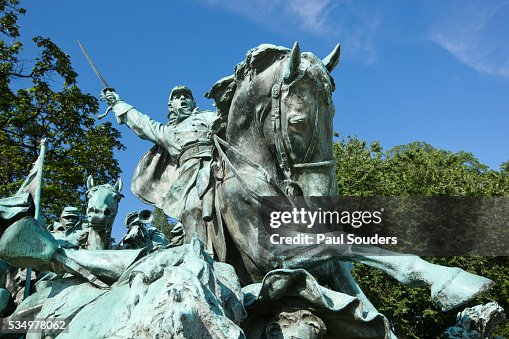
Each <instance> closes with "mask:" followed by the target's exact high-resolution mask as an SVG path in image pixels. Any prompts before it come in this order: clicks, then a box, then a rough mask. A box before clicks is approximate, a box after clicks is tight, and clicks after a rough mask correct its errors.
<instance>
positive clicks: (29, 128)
mask: <svg viewBox="0 0 509 339" xmlns="http://www.w3.org/2000/svg"><path fill="white" fill-rule="evenodd" d="M24 13H25V10H24V9H23V8H21V7H20V4H19V0H0V36H1V39H0V61H1V66H0V143H1V145H2V147H1V148H0V196H9V195H12V194H13V193H14V192H16V190H17V189H18V188H19V186H20V184H21V183H22V181H23V179H24V177H25V176H26V174H27V173H28V171H29V170H30V168H31V166H32V163H33V162H34V161H35V160H36V158H37V156H38V153H39V149H38V143H39V140H40V139H42V138H46V139H47V141H48V146H47V153H46V160H45V167H44V183H43V189H42V207H43V212H44V214H45V215H46V217H50V218H55V217H56V216H57V215H59V214H60V211H61V210H62V208H63V207H64V206H66V205H75V206H80V205H81V204H82V203H83V201H84V200H85V198H86V185H85V183H86V178H87V177H88V175H93V176H94V177H95V178H97V179H98V180H97V181H98V182H111V181H113V180H114V179H116V177H117V176H118V174H119V173H120V168H119V164H118V161H117V160H116V159H115V158H114V154H113V151H114V150H122V149H124V146H123V145H122V143H121V142H120V141H119V138H120V132H119V131H118V130H116V129H115V128H113V127H112V125H111V123H108V122H107V123H102V124H96V121H95V118H94V114H96V113H97V110H98V106H99V105H98V102H97V99H96V98H94V97H93V96H91V95H89V94H86V93H83V92H82V91H81V90H80V89H79V88H78V86H77V83H76V80H77V77H78V74H77V73H76V72H75V71H74V70H73V68H72V66H71V59H70V57H69V55H67V54H65V53H64V52H63V51H62V50H61V49H60V48H58V46H56V45H55V44H54V43H53V42H52V41H51V40H50V39H48V38H45V37H41V36H37V37H34V38H33V39H32V40H33V42H34V43H35V44H36V45H37V47H38V48H39V55H38V56H36V57H34V58H30V57H27V56H24V55H23V58H22V57H21V56H22V50H23V42H21V41H20V32H19V26H18V24H17V20H18V17H19V16H20V15H23V14H24ZM23 60H30V61H23Z"/></svg>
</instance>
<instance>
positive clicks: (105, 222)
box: [87, 176, 123, 231]
mask: <svg viewBox="0 0 509 339" xmlns="http://www.w3.org/2000/svg"><path fill="white" fill-rule="evenodd" d="M87 188H88V191H87V198H88V206H87V218H88V222H89V224H90V227H91V228H92V229H94V230H96V231H109V230H111V226H112V225H113V221H114V220H115V216H116V215H117V211H118V203H119V201H120V199H121V198H122V197H123V195H122V194H121V193H120V190H121V189H122V179H120V178H119V179H118V180H117V182H116V183H115V185H114V186H111V185H110V184H103V185H95V184H94V178H93V177H92V176H89V177H88V180H87Z"/></svg>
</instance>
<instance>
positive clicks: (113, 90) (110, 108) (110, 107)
mask: <svg viewBox="0 0 509 339" xmlns="http://www.w3.org/2000/svg"><path fill="white" fill-rule="evenodd" d="M102 92H103V94H104V95H106V93H107V92H115V89H114V88H112V87H105V88H104V89H103V90H102ZM112 110H113V106H108V108H107V109H106V112H104V113H103V114H99V115H98V116H97V119H102V118H104V117H105V116H107V115H108V113H109V112H110V111H112Z"/></svg>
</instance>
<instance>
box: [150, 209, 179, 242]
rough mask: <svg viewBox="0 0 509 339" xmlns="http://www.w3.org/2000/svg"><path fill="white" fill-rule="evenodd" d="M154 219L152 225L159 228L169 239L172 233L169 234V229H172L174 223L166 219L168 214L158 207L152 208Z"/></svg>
mask: <svg viewBox="0 0 509 339" xmlns="http://www.w3.org/2000/svg"><path fill="white" fill-rule="evenodd" d="M153 213H154V221H153V222H152V225H153V226H154V227H156V228H157V229H159V230H160V231H161V232H163V233H164V235H165V236H166V237H167V238H168V239H171V238H172V237H173V235H172V234H171V230H172V229H173V226H174V224H172V223H170V222H169V221H168V216H166V214H164V211H163V210H162V209H160V208H154V212H153Z"/></svg>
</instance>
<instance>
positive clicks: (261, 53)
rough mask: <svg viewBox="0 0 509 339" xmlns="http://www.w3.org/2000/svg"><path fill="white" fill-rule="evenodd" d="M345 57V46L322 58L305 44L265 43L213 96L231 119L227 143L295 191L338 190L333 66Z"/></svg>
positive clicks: (223, 114) (225, 117)
mask: <svg viewBox="0 0 509 339" xmlns="http://www.w3.org/2000/svg"><path fill="white" fill-rule="evenodd" d="M338 61H339V45H338V46H336V48H335V49H334V51H333V52H332V53H331V54H330V55H329V56H328V57H326V58H325V59H324V60H323V61H322V60H320V59H319V58H317V57H316V56H315V55H313V54H312V53H307V52H306V53H301V52H300V49H299V45H298V43H295V45H294V47H293V48H292V49H291V50H290V49H287V48H283V47H277V46H273V45H261V46H259V47H257V48H254V49H252V50H250V51H248V53H247V55H246V60H244V61H243V62H241V63H240V64H238V65H237V67H236V68H235V74H234V75H233V76H230V77H228V78H225V79H222V80H220V81H219V82H218V83H216V84H215V85H214V87H212V89H211V91H210V92H209V93H208V94H207V96H208V97H209V98H214V99H215V101H216V106H217V109H218V113H219V114H220V116H221V117H222V119H223V120H224V121H225V123H226V125H227V128H226V139H227V141H228V142H229V143H230V144H232V145H233V146H235V147H236V148H237V149H239V150H241V151H242V152H243V153H244V154H245V155H247V156H248V157H249V158H250V159H251V160H253V161H254V162H256V163H258V164H260V165H261V166H262V167H263V168H264V169H266V170H267V172H268V173H269V174H270V175H271V176H272V177H274V178H276V181H278V182H279V183H280V187H281V188H282V191H284V192H286V194H287V195H288V196H299V195H303V196H305V197H312V196H334V195H336V194H337V183H336V178H335V166H334V154H333V143H332V133H333V127H332V123H333V121H332V120H333V117H334V113H335V109H334V104H333V102H332V92H333V91H334V80H333V78H332V77H331V75H330V72H331V71H332V70H333V69H334V67H335V66H336V65H337V63H338ZM266 195H274V194H266Z"/></svg>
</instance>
